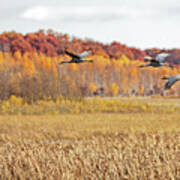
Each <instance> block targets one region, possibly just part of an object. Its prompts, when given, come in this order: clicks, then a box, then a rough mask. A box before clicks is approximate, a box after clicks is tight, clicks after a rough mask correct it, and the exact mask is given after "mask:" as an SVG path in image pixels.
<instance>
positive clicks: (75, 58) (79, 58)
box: [59, 50, 93, 64]
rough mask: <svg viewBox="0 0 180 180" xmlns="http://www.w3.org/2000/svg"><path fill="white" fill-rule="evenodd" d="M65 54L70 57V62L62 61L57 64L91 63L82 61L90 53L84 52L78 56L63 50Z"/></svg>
mask: <svg viewBox="0 0 180 180" xmlns="http://www.w3.org/2000/svg"><path fill="white" fill-rule="evenodd" d="M65 53H66V54H67V55H69V56H70V57H71V60H70V61H62V62H60V63H59V64H65V63H85V62H93V60H85V59H84V58H85V57H86V56H88V55H89V54H90V53H91V51H84V52H82V53H81V54H79V55H76V54H73V53H71V52H69V51H67V50H65Z"/></svg>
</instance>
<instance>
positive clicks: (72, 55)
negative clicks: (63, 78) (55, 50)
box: [65, 50, 80, 59]
mask: <svg viewBox="0 0 180 180" xmlns="http://www.w3.org/2000/svg"><path fill="white" fill-rule="evenodd" d="M65 53H66V54H67V55H69V56H71V57H72V58H76V59H80V57H79V56H77V55H75V54H73V53H71V52H69V51H67V50H65Z"/></svg>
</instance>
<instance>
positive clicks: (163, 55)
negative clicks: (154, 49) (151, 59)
mask: <svg viewBox="0 0 180 180" xmlns="http://www.w3.org/2000/svg"><path fill="white" fill-rule="evenodd" d="M168 56H169V54H168V53H160V54H158V55H157V56H156V61H158V62H159V63H162V62H164V61H165V60H166V57H168Z"/></svg>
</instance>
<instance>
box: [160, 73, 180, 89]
mask: <svg viewBox="0 0 180 180" xmlns="http://www.w3.org/2000/svg"><path fill="white" fill-rule="evenodd" d="M162 79H163V80H168V82H167V83H166V84H165V86H164V89H165V90H167V89H170V88H171V86H172V85H173V84H174V83H175V82H177V81H180V74H176V75H175V76H170V77H166V76H164V77H162Z"/></svg>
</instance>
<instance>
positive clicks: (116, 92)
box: [109, 82, 119, 96]
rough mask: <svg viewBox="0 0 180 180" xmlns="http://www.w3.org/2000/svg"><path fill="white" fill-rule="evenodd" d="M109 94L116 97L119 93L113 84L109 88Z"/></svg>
mask: <svg viewBox="0 0 180 180" xmlns="http://www.w3.org/2000/svg"><path fill="white" fill-rule="evenodd" d="M109 92H110V94H111V95H112V96H117V94H118V92H119V88H118V86H117V84H116V83H115V82H113V83H112V84H111V86H110V89H109Z"/></svg>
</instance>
